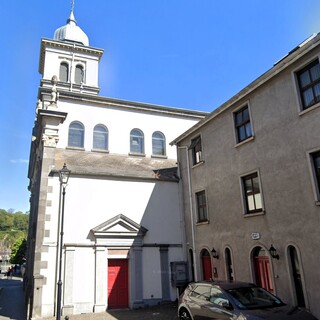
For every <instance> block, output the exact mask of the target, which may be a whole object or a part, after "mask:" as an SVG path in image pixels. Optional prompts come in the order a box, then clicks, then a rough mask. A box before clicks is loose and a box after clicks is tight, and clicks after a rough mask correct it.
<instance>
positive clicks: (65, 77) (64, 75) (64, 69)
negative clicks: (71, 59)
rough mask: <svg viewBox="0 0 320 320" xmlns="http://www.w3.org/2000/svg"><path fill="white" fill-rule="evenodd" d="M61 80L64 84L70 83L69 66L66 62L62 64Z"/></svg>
mask: <svg viewBox="0 0 320 320" xmlns="http://www.w3.org/2000/svg"><path fill="white" fill-rule="evenodd" d="M59 80H60V81H62V82H68V81H69V65H68V64H67V63H66V62H62V63H61V64H60V71H59Z"/></svg>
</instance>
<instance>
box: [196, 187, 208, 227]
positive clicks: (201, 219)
mask: <svg viewBox="0 0 320 320" xmlns="http://www.w3.org/2000/svg"><path fill="white" fill-rule="evenodd" d="M200 197H201V198H202V199H204V200H205V201H204V202H201V203H200V202H199V199H200ZM195 204H196V209H197V222H196V223H207V222H209V215H208V199H207V193H206V190H205V189H202V190H199V191H196V192H195ZM203 211H205V212H204V213H203Z"/></svg>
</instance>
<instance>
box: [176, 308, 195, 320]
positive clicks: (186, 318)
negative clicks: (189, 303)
mask: <svg viewBox="0 0 320 320" xmlns="http://www.w3.org/2000/svg"><path fill="white" fill-rule="evenodd" d="M179 319H180V320H192V318H191V316H190V313H189V312H188V311H187V310H186V309H181V310H180V312H179Z"/></svg>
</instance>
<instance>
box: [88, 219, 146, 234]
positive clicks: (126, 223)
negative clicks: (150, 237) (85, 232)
mask: <svg viewBox="0 0 320 320" xmlns="http://www.w3.org/2000/svg"><path fill="white" fill-rule="evenodd" d="M90 231H91V234H92V235H93V236H94V237H95V238H109V239H110V238H118V239H119V238H131V239H135V238H143V237H144V235H145V234H146V232H147V231H148V230H147V229H146V228H144V227H143V226H141V225H140V224H138V223H136V222H134V221H133V220H131V219H129V218H128V217H126V216H125V215H123V214H119V215H117V216H115V217H113V218H111V219H109V220H107V221H105V222H103V223H102V224H100V225H98V226H97V227H95V228H93V229H91V230H90Z"/></svg>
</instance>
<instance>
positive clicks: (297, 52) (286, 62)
mask: <svg viewBox="0 0 320 320" xmlns="http://www.w3.org/2000/svg"><path fill="white" fill-rule="evenodd" d="M319 42H320V33H316V34H313V35H312V36H310V37H309V38H308V39H306V40H305V41H303V42H302V43H301V44H300V45H299V46H297V47H296V48H294V49H293V50H291V51H290V52H289V53H288V55H286V56H285V57H284V58H282V59H280V60H279V61H277V63H276V64H275V65H274V66H273V67H272V68H271V69H269V70H268V71H266V72H265V73H263V74H262V75H261V76H260V77H258V78H257V79H255V80H254V81H252V82H251V83H250V84H249V85H248V86H246V87H245V88H243V89H242V90H240V91H239V92H238V93H237V94H235V95H234V96H233V97H231V98H230V99H229V100H227V101H226V102H225V103H223V104H222V105H221V106H220V107H218V108H216V109H215V110H213V111H212V112H211V113H210V114H209V115H208V116H207V117H205V118H204V119H202V120H200V121H199V122H198V123H196V124H195V125H194V126H192V127H191V128H190V129H189V130H187V131H185V132H184V133H183V134H181V135H180V136H178V137H177V138H176V139H175V140H173V141H171V142H170V145H176V144H178V143H179V142H180V141H181V140H183V139H184V138H186V137H187V136H189V135H190V134H192V133H193V132H195V131H196V130H198V129H199V128H201V127H202V126H204V125H205V124H206V123H208V122H209V121H211V120H212V119H213V118H215V117H217V116H218V115H219V114H221V113H222V112H224V111H226V110H227V109H228V108H229V107H231V106H232V105H233V104H234V103H236V102H237V101H239V100H240V99H242V98H243V97H245V96H246V95H248V94H249V93H251V92H252V91H254V90H256V89H257V88H258V87H260V86H261V85H263V84H264V83H266V82H267V81H269V80H270V79H271V78H273V77H274V76H276V75H277V74H278V73H279V72H281V71H283V70H284V69H285V68H287V67H288V66H290V65H291V64H292V63H294V62H295V61H297V60H298V59H299V58H300V57H301V56H302V55H305V54H306V53H308V52H309V51H311V50H312V49H313V48H315V47H316V46H318V45H319Z"/></svg>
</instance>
